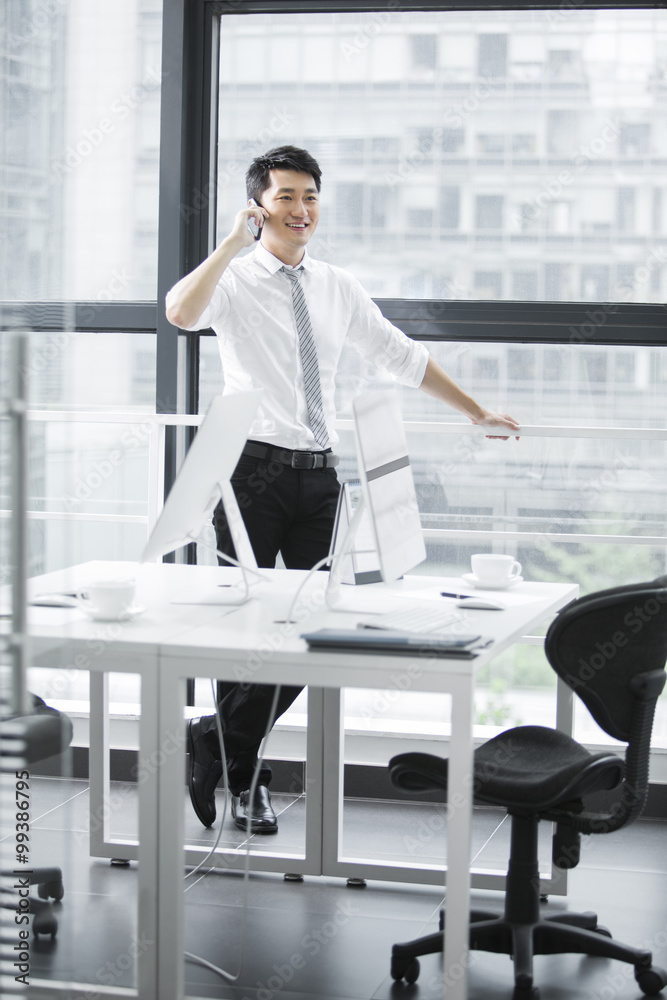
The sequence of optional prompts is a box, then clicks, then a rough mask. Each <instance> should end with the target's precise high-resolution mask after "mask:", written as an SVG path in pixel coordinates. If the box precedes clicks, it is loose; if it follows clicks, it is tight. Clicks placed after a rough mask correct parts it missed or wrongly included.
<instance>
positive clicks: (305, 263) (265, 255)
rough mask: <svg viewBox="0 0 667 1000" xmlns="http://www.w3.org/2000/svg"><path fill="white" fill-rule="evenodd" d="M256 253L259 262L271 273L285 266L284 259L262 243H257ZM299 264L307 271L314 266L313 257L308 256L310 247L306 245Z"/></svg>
mask: <svg viewBox="0 0 667 1000" xmlns="http://www.w3.org/2000/svg"><path fill="white" fill-rule="evenodd" d="M254 253H255V256H256V258H257V260H258V261H259V263H260V264H262V265H263V267H265V268H266V270H267V271H268V272H269V274H275V273H276V272H277V271H279V270H280V268H281V267H283V266H284V265H283V262H282V260H278V258H277V257H274V256H273V254H272V253H269V251H268V250H267V249H266V247H265V246H263V245H262V244H261V243H258V244H257V246H256V247H255V251H254ZM297 266H298V267H303V268H304V270H306V271H310V270H311V268H312V266H313V262H312V259H311V258H310V257H309V256H308V249H307V248H306V247H304V251H303V257H302V258H301V261H300V263H299V264H298V265H297Z"/></svg>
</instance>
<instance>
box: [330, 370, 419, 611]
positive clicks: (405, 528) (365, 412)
mask: <svg viewBox="0 0 667 1000" xmlns="http://www.w3.org/2000/svg"><path fill="white" fill-rule="evenodd" d="M352 409H353V414H354V429H355V439H356V446H357V461H358V465H359V478H360V480H361V485H362V497H361V500H360V501H359V503H358V504H357V506H356V509H355V511H354V514H353V516H352V519H351V522H350V525H349V528H348V531H347V533H346V534H345V537H344V538H342V537H341V535H342V532H338V533H337V538H336V543H335V549H334V559H333V563H332V567H331V572H330V574H329V586H328V587H327V603H328V605H329V607H330V608H338V609H339V610H346V606H347V604H348V602H347V601H345V600H344V599H343V596H342V595H343V591H342V588H341V583H342V581H343V574H344V572H345V564H346V556H347V554H348V553H349V552H350V551H351V550H352V549H353V547H354V544H355V535H356V534H357V531H358V528H359V525H360V524H361V523H362V518H363V517H365V516H366V517H368V520H369V521H370V528H371V535H372V539H373V541H374V545H375V551H376V553H377V558H378V561H379V566H380V574H381V577H382V580H383V581H384V582H385V583H391V582H393V581H394V580H398V579H399V577H401V576H403V575H404V574H405V573H407V572H408V571H409V570H411V569H413V568H414V567H415V566H418V565H419V563H421V562H423V561H424V559H425V558H426V546H425V545H424V535H423V531H422V526H421V519H420V517H419V508H418V506H417V493H416V490H415V484H414V480H413V477H412V467H411V465H410V457H409V455H408V447H407V441H406V437H405V429H404V427H403V419H402V417H401V411H400V407H399V403H398V395H397V393H396V391H395V390H393V389H387V390H380V391H376V392H367V393H363V394H362V395H360V396H357V397H356V398H355V399H354V400H353V403H352ZM362 551H363V550H362ZM355 589H356V588H355ZM368 597H369V598H370V603H369V602H368V601H367V600H365V599H364V600H362V599H361V598H360V597H359V595H355V596H354V598H353V599H352V601H351V603H350V610H357V609H359V608H360V601H361V603H363V604H368V605H369V609H370V608H371V606H372V605H373V604H374V603H375V602H376V601H377V600H378V599H377V597H372V596H371V595H370V594H369V595H368ZM381 599H382V598H381V597H380V601H379V602H378V610H381ZM344 605H345V606H344ZM373 610H375V609H374V608H373Z"/></svg>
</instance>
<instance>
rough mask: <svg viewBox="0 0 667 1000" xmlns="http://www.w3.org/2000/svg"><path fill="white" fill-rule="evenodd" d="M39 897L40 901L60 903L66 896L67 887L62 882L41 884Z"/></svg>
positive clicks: (38, 888)
mask: <svg viewBox="0 0 667 1000" xmlns="http://www.w3.org/2000/svg"><path fill="white" fill-rule="evenodd" d="M37 895H38V896H39V898H40V899H55V900H57V901H58V902H59V901H60V900H61V899H62V898H63V896H64V895H65V886H64V885H63V884H62V882H40V883H39V885H38V886H37Z"/></svg>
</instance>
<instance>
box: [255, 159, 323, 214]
mask: <svg viewBox="0 0 667 1000" xmlns="http://www.w3.org/2000/svg"><path fill="white" fill-rule="evenodd" d="M271 170H296V172H297V173H299V174H310V175H311V177H312V178H313V180H314V181H315V187H316V188H317V190H318V192H319V190H320V183H321V178H322V171H321V170H320V168H319V164H318V163H317V160H315V159H314V158H313V157H312V156H311V155H310V153H309V152H308V151H307V150H306V149H299V147H298V146H276V148H275V149H270V150H269V151H268V152H267V153H264V155H263V156H256V157H255V159H254V160H253V161H252V163H251V164H250V166H249V167H248V171H247V173H246V175H245V184H246V191H247V194H248V198H254V199H255V201H256V202H258V203H259V204H261V198H262V195H263V194H264V192H265V191H266V189H267V188H268V187H269V186H270V184H271V177H270V176H269V175H270V171H271Z"/></svg>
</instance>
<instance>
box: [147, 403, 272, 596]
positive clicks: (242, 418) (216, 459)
mask: <svg viewBox="0 0 667 1000" xmlns="http://www.w3.org/2000/svg"><path fill="white" fill-rule="evenodd" d="M261 395H262V390H261V389H257V390H252V391H249V392H239V393H230V394H229V395H219V396H215V397H214V399H213V400H212V402H211V405H210V406H209V408H208V411H207V413H206V415H205V417H204V419H203V420H202V422H201V424H200V426H199V429H198V431H197V434H196V435H195V437H194V440H193V441H192V444H191V445H190V447H189V449H188V452H187V454H186V456H185V459H184V460H183V464H182V465H181V468H180V469H179V472H178V475H177V477H176V479H175V481H174V484H173V486H172V488H171V490H170V491H169V494H168V495H167V498H166V500H165V502H164V506H163V508H162V511H161V513H160V516H159V517H158V519H157V521H156V523H155V527H154V528H153V530H152V532H151V535H150V537H149V539H148V542H147V543H146V546H145V548H144V551H143V554H142V557H141V562H154V561H155V560H156V559H160V558H161V557H162V556H165V555H167V554H168V553H169V552H173V551H174V549H177V548H180V547H181V546H183V545H187V544H188V543H189V542H192V541H194V540H195V539H196V538H197V535H198V534H199V532H200V531H201V529H202V527H203V525H204V524H205V523H206V522H207V521H208V520H210V518H211V515H212V514H213V511H214V509H215V507H216V505H217V504H218V501H220V500H222V503H223V505H224V508H225V515H226V517H227V521H228V523H229V528H230V532H231V535H232V538H233V540H234V547H235V549H236V558H237V560H238V562H239V563H240V564H241V566H243V567H247V568H249V569H251V570H252V569H257V561H256V559H255V555H254V553H253V550H252V546H251V544H250V539H249V538H248V533H247V531H246V528H245V524H244V523H243V518H242V516H241V512H240V510H239V508H238V504H237V502H236V497H235V495H234V491H233V489H232V486H231V483H230V477H231V475H232V473H233V471H234V469H235V468H236V464H237V462H238V460H239V458H240V456H241V452H242V451H243V446H244V445H245V443H246V441H247V439H248V432H249V430H250V426H251V424H252V422H253V419H254V417H255V413H256V412H257V407H258V405H259V400H260V396H261ZM200 602H201V603H215V604H225V603H238V595H236V594H232V593H228V592H226V591H225V590H223V589H221V588H215V589H211V594H210V600H209V601H205V600H204V598H203V597H202V596H201V595H192V601H191V603H200ZM189 603H190V602H189Z"/></svg>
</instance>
